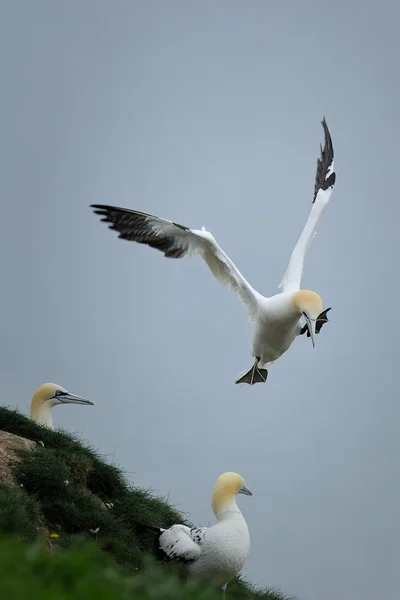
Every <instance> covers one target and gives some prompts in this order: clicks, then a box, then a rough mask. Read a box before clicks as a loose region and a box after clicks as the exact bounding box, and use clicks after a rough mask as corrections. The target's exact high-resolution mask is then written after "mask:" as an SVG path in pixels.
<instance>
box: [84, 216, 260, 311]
mask: <svg viewBox="0 0 400 600" xmlns="http://www.w3.org/2000/svg"><path fill="white" fill-rule="evenodd" d="M92 208H94V209H95V211H94V212H95V213H96V214H98V215H101V216H102V217H103V218H102V219H101V220H102V221H105V222H106V223H109V228H110V229H114V230H115V231H117V232H118V233H119V236H118V237H120V238H121V239H123V240H129V241H131V242H138V243H139V244H147V245H148V246H151V247H152V248H156V249H157V250H161V252H164V256H166V257H167V258H183V257H184V256H193V255H195V254H199V255H200V256H201V257H202V258H203V259H204V260H205V262H206V263H207V265H208V267H209V268H210V270H211V272H212V273H213V275H214V276H215V278H216V279H217V280H218V281H219V282H220V283H221V284H222V285H223V286H225V287H228V288H229V289H231V290H233V291H235V292H237V293H238V295H239V297H240V299H241V301H242V302H243V304H244V305H245V307H246V308H247V311H248V313H249V319H250V321H254V320H255V319H256V316H257V309H258V303H257V298H258V297H261V296H260V294H258V292H256V290H254V289H253V288H252V287H251V285H250V284H249V283H248V281H246V279H245V278H244V277H243V275H242V274H241V273H240V271H239V269H237V267H236V266H235V264H234V263H233V262H232V261H231V259H230V258H229V257H228V256H227V255H226V254H225V252H224V251H223V250H222V248H221V247H220V246H219V245H218V244H217V242H216V240H215V239H214V237H213V236H212V235H211V233H210V232H208V231H206V230H205V229H204V228H203V229H202V230H196V229H189V228H188V227H186V226H185V225H180V224H179V223H174V222H173V221H169V220H167V219H162V218H159V217H156V216H154V215H150V214H147V213H143V212H140V211H138V210H129V209H126V208H118V207H116V206H106V205H103V204H92Z"/></svg>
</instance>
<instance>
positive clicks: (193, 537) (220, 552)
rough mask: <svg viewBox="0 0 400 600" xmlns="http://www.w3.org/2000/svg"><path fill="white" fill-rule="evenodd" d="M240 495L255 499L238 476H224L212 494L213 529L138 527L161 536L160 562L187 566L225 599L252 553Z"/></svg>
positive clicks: (236, 474) (192, 574)
mask: <svg viewBox="0 0 400 600" xmlns="http://www.w3.org/2000/svg"><path fill="white" fill-rule="evenodd" d="M237 494H245V495H247V496H252V493H251V491H250V490H249V489H248V488H247V487H246V486H245V485H244V479H243V477H241V476H240V475H239V474H238V473H230V472H229V473H223V474H222V475H220V476H219V477H218V479H217V481H216V483H215V486H214V491H213V494H212V503H211V505H212V509H213V512H214V514H215V516H216V519H217V522H216V524H215V525H213V526H212V527H193V528H190V527H187V526H186V525H172V527H170V528H169V529H163V528H162V527H154V526H152V525H143V524H141V523H138V525H139V526H140V527H144V528H145V529H150V530H152V531H155V532H156V533H157V534H158V544H157V555H158V558H162V559H164V560H169V561H174V560H175V561H180V562H184V563H186V564H187V565H188V572H189V575H191V576H193V577H196V578H200V579H203V580H206V581H207V582H208V583H209V584H210V585H214V586H216V587H220V588H221V589H222V590H223V592H224V595H225V590H226V587H227V585H228V583H229V581H230V580H231V579H233V578H234V577H236V575H237V574H238V573H239V572H240V571H241V570H242V568H243V566H244V564H245V562H246V560H247V557H248V555H249V552H250V535H249V530H248V527H247V523H246V521H245V520H244V517H243V515H242V513H241V511H240V509H239V507H238V505H237V504H236V495H237Z"/></svg>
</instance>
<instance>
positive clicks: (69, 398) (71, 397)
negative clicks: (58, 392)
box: [60, 393, 94, 406]
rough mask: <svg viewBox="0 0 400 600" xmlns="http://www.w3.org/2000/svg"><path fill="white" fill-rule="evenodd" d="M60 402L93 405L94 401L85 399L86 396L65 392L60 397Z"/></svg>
mask: <svg viewBox="0 0 400 600" xmlns="http://www.w3.org/2000/svg"><path fill="white" fill-rule="evenodd" d="M60 402H61V404H89V405H91V406H94V403H93V402H91V401H90V400H86V398H82V397H81V396H75V394H69V393H68V394H66V395H65V396H62V397H60Z"/></svg>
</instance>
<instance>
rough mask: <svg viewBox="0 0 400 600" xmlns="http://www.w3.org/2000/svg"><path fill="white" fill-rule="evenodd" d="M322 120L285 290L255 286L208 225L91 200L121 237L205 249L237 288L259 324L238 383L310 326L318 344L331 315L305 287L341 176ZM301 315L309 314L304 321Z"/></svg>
mask: <svg viewBox="0 0 400 600" xmlns="http://www.w3.org/2000/svg"><path fill="white" fill-rule="evenodd" d="M322 126H323V128H324V134H325V144H324V149H322V146H321V158H320V159H318V162H317V173H316V178H315V187H314V198H313V201H312V208H311V212H310V215H309V217H308V220H307V223H306V225H305V227H304V229H303V232H302V234H301V236H300V238H299V240H298V242H297V244H296V246H295V248H294V250H293V253H292V255H291V257H290V261H289V265H288V268H287V270H286V273H285V275H284V277H283V280H282V283H281V284H280V286H279V287H281V288H282V293H279V294H276V295H275V296H272V297H270V298H266V297H264V296H262V295H261V294H259V293H258V292H257V291H256V290H255V289H254V288H252V286H251V285H250V284H249V283H248V281H246V279H245V278H244V277H243V275H242V274H241V273H240V271H239V270H238V269H237V267H236V266H235V265H234V263H233V262H232V261H231V259H230V258H229V257H228V256H227V255H226V254H225V252H224V251H223V250H222V248H221V247H220V246H219V245H218V244H217V242H216V240H215V239H214V237H213V236H212V235H211V233H210V232H208V231H207V230H206V229H205V228H204V227H203V228H202V229H201V230H197V229H189V228H188V227H186V226H184V225H179V224H178V223H174V222H173V221H168V220H166V219H162V218H159V217H155V216H153V215H150V214H147V213H143V212H139V211H136V210H129V209H126V208H118V207H115V206H107V205H103V204H92V205H91V206H92V208H94V209H95V211H94V212H95V213H96V214H99V215H101V216H102V217H103V218H102V219H101V220H102V221H106V222H107V223H109V228H110V229H114V230H116V231H117V232H119V237H120V238H122V239H124V240H129V241H134V242H138V243H140V244H147V245H148V246H151V247H152V248H156V249H157V250H161V251H162V252H164V256H166V257H167V258H183V257H184V256H191V255H195V254H200V256H202V258H203V259H204V260H205V262H206V263H207V265H208V267H209V268H210V269H211V271H212V273H213V275H214V276H215V277H216V279H218V281H219V282H220V283H221V284H222V285H224V286H226V287H229V288H230V289H231V290H233V291H235V292H237V293H238V295H239V298H240V299H241V301H242V302H243V304H244V305H245V307H246V308H247V311H248V315H249V321H250V322H251V323H253V324H254V325H255V329H254V336H253V348H252V352H251V354H252V356H254V358H255V362H254V364H253V365H252V367H251V368H250V369H249V370H248V371H247V372H246V373H244V374H243V375H242V376H241V377H239V379H237V380H236V382H235V383H248V384H250V385H253V384H254V383H258V382H265V381H266V380H267V375H268V371H267V366H268V365H271V364H272V363H273V362H275V361H276V360H277V359H278V358H279V357H280V356H282V354H283V353H284V352H286V350H288V348H289V347H290V346H291V344H292V342H293V341H294V339H295V338H296V336H297V335H301V334H303V333H305V332H306V331H307V336H308V337H311V341H312V345H313V346H314V345H315V334H316V333H319V331H320V329H321V327H322V325H323V324H324V323H326V322H327V321H328V317H327V312H328V310H330V309H329V308H328V309H326V310H324V311H323V310H322V309H323V306H322V300H321V298H320V296H319V295H318V294H317V293H316V292H314V291H310V290H301V289H300V285H301V279H302V275H303V263H304V257H305V254H306V251H307V248H308V246H309V244H310V242H311V240H312V238H313V237H314V234H315V230H316V227H317V225H318V222H319V220H320V218H321V217H322V215H323V213H324V211H325V209H326V207H327V205H328V202H329V200H330V197H331V194H332V191H333V187H334V184H335V180H336V174H335V172H334V160H333V157H334V154H333V147H332V139H331V136H330V133H329V130H328V126H327V124H326V121H325V118H324V119H323V121H322ZM302 317H304V319H305V325H304V326H303V327H302V326H301V318H302Z"/></svg>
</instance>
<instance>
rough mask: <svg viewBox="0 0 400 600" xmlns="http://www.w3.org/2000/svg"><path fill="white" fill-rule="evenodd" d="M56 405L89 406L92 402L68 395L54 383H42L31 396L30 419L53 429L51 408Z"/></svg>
mask: <svg viewBox="0 0 400 600" xmlns="http://www.w3.org/2000/svg"><path fill="white" fill-rule="evenodd" d="M57 404H90V405H92V406H93V402H91V401H90V400H86V398H81V397H80V396H75V395H74V394H70V393H69V392H67V390H65V389H64V388H63V387H61V386H60V385H57V384H56V383H44V384H43V385H41V386H40V388H39V389H38V390H36V392H35V393H34V394H33V396H32V402H31V419H32V420H33V421H37V422H38V423H40V424H41V425H46V426H47V427H50V429H53V417H52V410H53V406H56V405H57Z"/></svg>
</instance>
